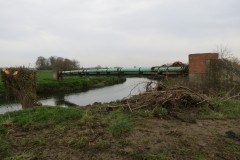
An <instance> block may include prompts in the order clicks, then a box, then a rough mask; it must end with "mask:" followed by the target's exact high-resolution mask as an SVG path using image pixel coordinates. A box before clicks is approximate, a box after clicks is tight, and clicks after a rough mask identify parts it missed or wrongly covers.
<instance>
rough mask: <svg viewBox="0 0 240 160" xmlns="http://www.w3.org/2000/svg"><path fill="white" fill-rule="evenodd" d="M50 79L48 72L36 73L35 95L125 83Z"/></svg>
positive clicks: (107, 79)
mask: <svg viewBox="0 0 240 160" xmlns="http://www.w3.org/2000/svg"><path fill="white" fill-rule="evenodd" d="M52 77H53V74H52V71H50V70H45V71H38V72H37V93H43V94H45V93H56V92H73V91H82V90H87V89H90V88H95V87H102V86H105V85H112V84H116V83H121V82H124V81H125V78H118V77H64V79H63V80H60V81H57V80H54V79H53V78H52ZM3 93H4V88H3V84H2V80H1V76H0V95H1V94H3Z"/></svg>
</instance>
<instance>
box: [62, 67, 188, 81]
mask: <svg viewBox="0 0 240 160" xmlns="http://www.w3.org/2000/svg"><path fill="white" fill-rule="evenodd" d="M187 73H188V72H187V67H185V66H176V67H175V66H171V67H167V66H161V67H145V68H144V67H138V68H108V69H103V68H101V69H79V70H71V71H59V72H58V79H59V78H62V77H65V76H139V75H140V76H146V77H147V76H156V75H157V76H167V75H186V74H187Z"/></svg>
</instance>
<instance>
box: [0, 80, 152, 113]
mask: <svg viewBox="0 0 240 160" xmlns="http://www.w3.org/2000/svg"><path fill="white" fill-rule="evenodd" d="M149 81H150V80H149V79H147V78H127V80H126V81H125V82H124V83H122V84H116V85H113V86H107V87H104V88H98V89H93V90H89V91H86V92H80V93H72V94H67V95H64V94H58V95H54V96H52V97H48V98H45V99H40V102H41V103H42V104H43V105H51V106H55V105H58V106H62V107H68V106H85V105H89V104H93V103H94V102H102V103H104V102H111V101H116V100H120V99H123V98H125V97H128V96H129V95H136V94H139V93H142V92H144V91H145V87H146V84H147V82H149ZM19 109H22V107H21V105H20V104H2V105H0V114H3V113H5V112H8V111H14V110H19Z"/></svg>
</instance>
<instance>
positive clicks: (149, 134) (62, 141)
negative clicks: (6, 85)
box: [7, 117, 240, 160]
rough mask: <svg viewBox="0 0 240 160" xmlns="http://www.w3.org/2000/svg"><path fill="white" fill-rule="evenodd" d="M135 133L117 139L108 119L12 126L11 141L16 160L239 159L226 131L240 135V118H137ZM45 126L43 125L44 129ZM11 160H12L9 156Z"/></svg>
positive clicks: (238, 147)
mask: <svg viewBox="0 0 240 160" xmlns="http://www.w3.org/2000/svg"><path fill="white" fill-rule="evenodd" d="M132 122H133V126H134V127H133V129H132V130H131V131H130V132H127V133H124V134H123V135H121V136H117V137H116V136H113V135H112V134H110V133H109V132H108V131H107V129H106V127H107V122H106V121H100V120H99V121H87V122H86V121H85V122H84V121H82V120H78V121H75V122H74V123H73V122H71V123H70V122H66V123H61V124H57V125H55V124H54V123H51V122H48V123H47V124H39V125H34V126H26V128H23V127H21V128H19V127H18V126H14V125H13V126H10V127H9V129H8V130H9V132H8V134H7V139H8V140H9V141H10V142H11V145H12V159H50V160H51V159H52V160H53V159H54V160H55V159H59V160H65V159H68V160H78V159H83V160H91V159H92V160H106V159H116V160H117V159H119V160H121V159H124V160H128V159H129V160H131V159H142V160H157V159H170V160H175V159H179V160H181V159H184V160H185V159H197V160H201V159H213V160H215V159H216V160H221V159H223V160H228V159H229V160H238V159H240V141H237V140H234V139H230V138H228V137H226V134H225V132H227V131H230V130H231V131H234V132H236V133H240V125H239V124H240V120H196V121H195V122H194V123H188V122H183V121H181V120H179V119H170V120H166V119H159V118H154V117H147V118H141V117H135V118H133V120H132ZM43 125H44V126H43ZM9 159H10V158H9Z"/></svg>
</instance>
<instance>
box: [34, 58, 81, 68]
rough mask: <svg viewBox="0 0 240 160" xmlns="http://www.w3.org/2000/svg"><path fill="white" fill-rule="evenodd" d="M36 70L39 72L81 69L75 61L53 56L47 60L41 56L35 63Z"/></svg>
mask: <svg viewBox="0 0 240 160" xmlns="http://www.w3.org/2000/svg"><path fill="white" fill-rule="evenodd" d="M35 65H36V68H37V69H38V70H49V69H52V70H59V71H60V70H74V69H79V68H80V63H79V61H77V60H75V59H73V60H70V59H67V58H62V57H55V56H51V57H49V58H45V57H43V56H39V57H38V58H37V60H36V62H35Z"/></svg>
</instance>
